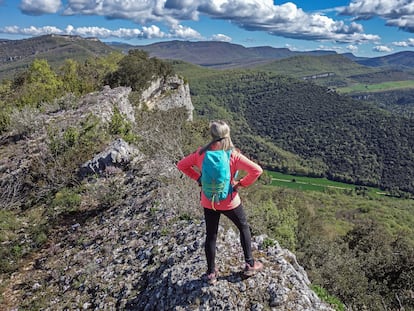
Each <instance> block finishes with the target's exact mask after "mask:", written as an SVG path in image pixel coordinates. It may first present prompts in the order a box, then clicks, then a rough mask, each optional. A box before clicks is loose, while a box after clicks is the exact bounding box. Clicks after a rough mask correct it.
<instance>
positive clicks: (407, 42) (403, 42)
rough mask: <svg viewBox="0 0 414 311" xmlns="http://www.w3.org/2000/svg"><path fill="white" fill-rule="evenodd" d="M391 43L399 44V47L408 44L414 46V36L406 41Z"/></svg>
mask: <svg viewBox="0 0 414 311" xmlns="http://www.w3.org/2000/svg"><path fill="white" fill-rule="evenodd" d="M392 45H394V46H399V47H408V46H411V47H413V46H414V38H409V39H407V40H406V41H398V42H393V43H392Z"/></svg>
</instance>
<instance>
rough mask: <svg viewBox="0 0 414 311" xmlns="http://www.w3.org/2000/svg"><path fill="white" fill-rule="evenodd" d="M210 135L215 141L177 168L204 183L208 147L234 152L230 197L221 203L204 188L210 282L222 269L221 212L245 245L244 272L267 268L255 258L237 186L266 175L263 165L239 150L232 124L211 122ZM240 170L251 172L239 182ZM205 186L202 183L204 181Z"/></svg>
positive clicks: (244, 185) (215, 278)
mask: <svg viewBox="0 0 414 311" xmlns="http://www.w3.org/2000/svg"><path fill="white" fill-rule="evenodd" d="M210 134H211V137H212V140H211V141H210V142H209V143H208V144H207V145H205V146H204V147H200V148H199V149H198V150H197V151H196V152H194V153H192V154H190V155H188V156H186V157H185V158H183V159H182V160H180V161H179V162H178V164H177V167H178V169H179V170H180V171H182V172H183V173H184V174H186V175H187V176H188V177H190V178H192V179H194V180H196V181H198V182H199V184H200V180H201V173H200V172H202V166H203V159H204V156H205V153H206V151H208V150H231V155H230V174H231V185H232V186H233V190H232V191H233V192H232V193H231V194H229V195H228V196H227V198H226V199H224V200H221V201H219V202H212V201H211V200H209V199H208V198H207V196H206V195H205V194H204V193H203V191H201V205H202V206H203V207H204V217H205V223H206V241H205V254H206V258H207V279H208V282H209V283H210V284H215V283H216V282H217V275H218V270H217V269H216V267H215V257H216V240H217V231H218V225H219V220H220V215H221V214H224V215H225V216H227V217H228V218H229V219H230V220H231V221H232V222H233V223H234V224H235V225H236V227H237V228H238V229H239V231H240V242H241V246H242V248H243V253H244V259H245V262H246V264H245V268H244V275H245V276H247V277H248V276H252V275H254V274H255V273H256V272H257V271H260V270H262V269H263V264H262V263H261V262H259V261H256V260H254V258H253V255H252V248H251V234H250V227H249V224H248V223H247V219H246V214H245V212H244V210H243V206H242V204H241V200H240V196H239V194H238V193H237V189H238V188H240V187H247V186H250V185H251V184H253V183H254V182H255V181H256V180H257V178H258V177H259V176H260V175H261V174H262V172H263V170H262V168H261V167H260V166H259V165H257V164H256V163H254V162H252V161H250V160H249V159H248V158H246V157H245V156H243V155H242V154H241V153H240V152H239V151H237V150H236V149H235V148H234V146H233V143H232V141H231V137H230V127H229V126H228V125H227V124H226V123H225V122H224V121H213V122H211V123H210ZM238 171H245V172H246V173H247V174H246V175H245V176H244V177H243V178H241V179H240V180H239V181H237V180H235V179H234V176H235V175H236V173H237V172H238ZM200 185H201V184H200Z"/></svg>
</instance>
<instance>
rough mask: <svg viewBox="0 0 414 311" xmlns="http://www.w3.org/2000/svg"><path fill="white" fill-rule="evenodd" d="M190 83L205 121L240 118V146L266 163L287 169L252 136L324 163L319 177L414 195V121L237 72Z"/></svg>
mask: <svg viewBox="0 0 414 311" xmlns="http://www.w3.org/2000/svg"><path fill="white" fill-rule="evenodd" d="M189 79H190V80H191V78H189ZM192 79H193V80H191V81H192V87H191V91H192V94H193V102H194V105H195V107H196V110H198V111H199V113H200V115H204V116H207V117H208V118H210V119H211V118H217V117H222V116H226V118H231V119H234V120H235V122H234V123H235V125H236V128H237V131H238V133H240V135H239V137H240V141H239V142H240V143H242V145H243V146H244V147H243V148H244V149H245V150H246V148H249V150H250V152H251V153H252V155H253V154H255V156H257V157H258V159H259V160H260V161H262V163H263V164H268V165H270V166H272V165H274V167H275V168H277V169H279V170H285V169H286V168H284V167H283V164H282V163H280V162H279V163H277V162H278V160H277V159H275V156H274V154H272V153H269V152H258V150H260V151H263V149H265V146H264V145H263V144H261V143H258V142H259V141H260V140H256V142H255V140H254V139H253V140H252V139H250V138H249V139H248V138H247V136H248V135H252V134H254V135H256V136H258V137H260V138H261V140H263V139H265V140H266V141H268V142H269V141H270V142H272V143H273V144H275V145H277V146H279V147H281V148H283V149H285V150H287V151H290V152H292V153H294V154H297V155H299V156H300V157H302V158H304V159H307V160H309V161H312V160H313V161H315V162H318V161H319V163H320V161H322V162H323V163H324V164H325V165H326V166H327V168H324V165H323V164H321V163H320V165H319V168H317V169H316V170H315V172H314V173H316V174H318V173H319V174H321V173H322V174H323V175H325V176H327V177H329V178H332V179H337V180H341V181H347V182H352V183H356V184H365V185H378V186H380V187H383V188H386V189H400V190H403V191H409V192H411V193H413V192H414V184H413V180H414V166H413V163H414V161H413V159H414V138H413V136H412V133H413V128H414V123H413V122H414V121H413V120H411V119H406V118H403V117H398V116H393V115H391V114H390V113H387V112H386V111H384V110H381V109H378V108H377V107H375V106H374V105H371V104H367V103H364V102H359V101H355V100H352V99H350V98H348V97H345V96H341V95H339V94H337V93H335V92H332V91H330V90H328V89H326V88H324V87H319V86H316V85H315V84H313V83H308V82H303V81H299V80H295V79H290V78H286V77H283V76H277V75H272V74H266V73H258V72H254V71H251V72H241V71H240V72H236V71H233V72H225V73H224V72H217V73H216V75H215V76H213V75H212V74H211V75H210V76H206V77H204V76H202V75H200V78H197V77H196V76H194V77H192ZM218 107H221V108H220V109H219V108H218ZM225 111H226V112H225ZM225 114H227V115H225ZM275 162H276V164H274V163H275Z"/></svg>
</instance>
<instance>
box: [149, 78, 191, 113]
mask: <svg viewBox="0 0 414 311" xmlns="http://www.w3.org/2000/svg"><path fill="white" fill-rule="evenodd" d="M141 105H142V106H145V107H147V108H149V109H154V108H157V109H160V110H169V109H171V108H178V107H184V108H186V109H187V111H188V119H189V120H190V121H191V120H192V119H193V110H194V107H193V104H192V102H191V96H190V87H189V85H188V83H185V82H184V81H183V79H181V78H179V77H178V76H170V77H167V78H166V79H164V78H158V79H156V80H154V81H152V83H151V85H150V86H149V87H148V88H147V89H146V90H145V91H143V92H142V96H141Z"/></svg>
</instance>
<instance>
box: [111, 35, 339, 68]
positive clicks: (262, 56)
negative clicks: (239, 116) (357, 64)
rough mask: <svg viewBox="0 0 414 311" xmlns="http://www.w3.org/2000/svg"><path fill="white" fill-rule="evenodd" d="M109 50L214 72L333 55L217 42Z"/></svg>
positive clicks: (117, 46) (125, 47)
mask: <svg viewBox="0 0 414 311" xmlns="http://www.w3.org/2000/svg"><path fill="white" fill-rule="evenodd" d="M111 46H113V47H114V48H117V49H121V50H123V51H125V50H129V49H142V50H144V51H147V52H148V53H149V54H150V56H153V57H158V58H161V59H173V60H182V61H185V62H189V63H192V64H197V65H201V66H206V67H211V68H217V69H223V68H245V67H252V66H255V65H257V64H260V63H267V62H269V61H270V60H274V59H281V58H288V57H292V56H295V55H301V54H306V55H329V54H335V52H333V51H309V52H297V51H291V50H289V49H286V48H273V47H269V46H262V47H244V46H242V45H238V44H233V43H228V42H218V41H198V42H190V41H168V42H159V43H154V44H149V45H136V46H132V45H122V44H120V45H119V44H114V43H112V44H111Z"/></svg>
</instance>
